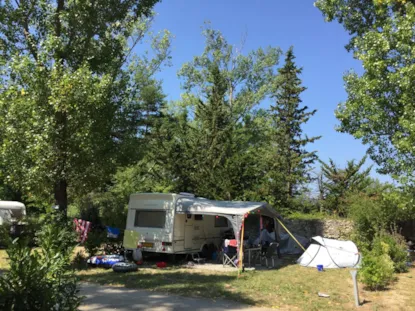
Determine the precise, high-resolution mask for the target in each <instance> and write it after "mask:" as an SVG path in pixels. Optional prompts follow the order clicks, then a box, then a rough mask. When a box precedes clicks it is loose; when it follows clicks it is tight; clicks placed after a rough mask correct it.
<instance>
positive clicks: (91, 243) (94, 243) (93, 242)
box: [84, 229, 107, 256]
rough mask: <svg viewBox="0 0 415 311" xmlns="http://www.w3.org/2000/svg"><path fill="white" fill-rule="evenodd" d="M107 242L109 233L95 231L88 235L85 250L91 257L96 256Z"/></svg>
mask: <svg viewBox="0 0 415 311" xmlns="http://www.w3.org/2000/svg"><path fill="white" fill-rule="evenodd" d="M106 241H107V231H106V230H100V229H93V230H91V232H89V233H88V239H86V241H85V244H84V246H85V250H86V251H87V253H88V255H89V256H94V255H95V254H96V253H97V252H98V250H99V249H101V247H102V244H103V243H105V242H106Z"/></svg>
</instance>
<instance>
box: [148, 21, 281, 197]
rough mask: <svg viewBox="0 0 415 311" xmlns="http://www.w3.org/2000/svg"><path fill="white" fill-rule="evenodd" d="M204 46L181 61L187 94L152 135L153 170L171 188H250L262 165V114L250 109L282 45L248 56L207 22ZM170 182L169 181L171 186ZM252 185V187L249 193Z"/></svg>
mask: <svg viewBox="0 0 415 311" xmlns="http://www.w3.org/2000/svg"><path fill="white" fill-rule="evenodd" d="M203 34H204V36H205V38H206V46H205V49H204V52H203V53H202V55H200V56H196V57H194V58H193V60H192V61H191V62H189V63H186V64H184V65H183V66H182V68H181V70H180V71H179V77H180V78H181V79H182V82H183V89H184V91H185V93H184V94H183V96H182V99H181V100H179V101H177V102H175V103H174V104H173V106H170V107H169V109H170V110H172V112H174V113H172V114H170V116H169V117H168V118H166V119H165V122H164V124H163V125H162V126H161V127H160V128H159V131H158V133H157V134H158V135H160V136H159V137H158V139H155V140H154V141H153V142H152V144H151V145H152V148H153V151H152V156H151V158H152V161H154V163H157V164H156V166H155V167H156V168H157V170H152V174H154V175H155V179H157V178H161V179H160V180H161V181H162V183H163V184H164V180H165V179H164V178H166V177H167V176H169V174H171V175H170V177H169V178H170V180H171V181H172V183H173V189H177V191H189V192H194V193H196V194H197V195H201V196H204V197H209V198H213V199H238V198H247V196H249V197H251V196H252V195H253V194H254V191H252V190H253V189H254V185H255V184H258V183H257V182H254V180H258V178H262V177H263V174H264V173H263V170H260V169H259V162H260V161H261V149H260V146H261V144H264V140H263V139H258V137H260V136H261V135H262V134H261V133H262V129H260V127H261V126H262V124H261V122H257V120H258V118H261V113H257V112H255V111H254V107H255V106H256V105H258V104H259V103H260V102H261V101H262V100H263V99H264V98H265V96H266V95H267V93H268V92H269V89H270V82H271V81H272V78H273V77H274V75H275V70H276V64H277V63H278V59H279V55H280V50H279V49H278V48H271V47H270V48H268V49H266V50H263V49H258V50H256V51H252V52H250V53H248V54H247V55H243V54H242V53H241V49H238V48H237V47H235V46H233V45H230V44H229V43H228V42H227V41H226V40H225V38H224V37H223V35H222V34H221V33H220V32H219V31H216V30H213V29H211V28H209V27H207V28H206V29H205V30H204V31H203ZM169 189H171V188H169ZM248 192H249V194H248Z"/></svg>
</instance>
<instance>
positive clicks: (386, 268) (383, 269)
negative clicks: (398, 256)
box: [359, 251, 394, 290]
mask: <svg viewBox="0 0 415 311" xmlns="http://www.w3.org/2000/svg"><path fill="white" fill-rule="evenodd" d="M393 271H394V267H393V261H392V260H391V258H390V257H389V255H386V254H382V255H378V254H377V253H376V252H375V251H372V252H368V253H366V254H365V255H364V256H363V259H362V268H361V269H360V271H359V277H360V281H361V282H362V283H363V284H365V285H366V287H367V288H368V289H370V290H378V289H384V288H385V287H386V286H387V285H389V284H390V282H392V280H393Z"/></svg>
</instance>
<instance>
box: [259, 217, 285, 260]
mask: <svg viewBox="0 0 415 311" xmlns="http://www.w3.org/2000/svg"><path fill="white" fill-rule="evenodd" d="M259 241H260V243H261V248H262V250H261V251H262V253H265V252H266V251H267V249H268V247H269V245H270V244H271V243H276V242H277V240H276V238H275V231H274V226H273V225H272V224H271V223H268V224H267V226H266V228H264V229H263V230H262V232H261V235H260V237H259ZM277 254H278V258H280V257H281V255H280V248H279V245H278V247H277Z"/></svg>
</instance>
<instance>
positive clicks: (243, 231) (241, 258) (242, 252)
mask: <svg viewBox="0 0 415 311" xmlns="http://www.w3.org/2000/svg"><path fill="white" fill-rule="evenodd" d="M241 229H242V232H241V243H240V247H239V256H238V257H239V262H238V265H239V269H238V277H239V275H240V273H241V271H242V265H243V261H244V233H245V216H244V219H243V220H242V227H241Z"/></svg>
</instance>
